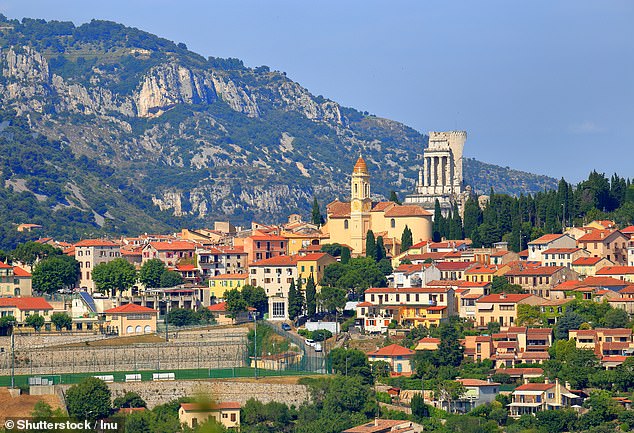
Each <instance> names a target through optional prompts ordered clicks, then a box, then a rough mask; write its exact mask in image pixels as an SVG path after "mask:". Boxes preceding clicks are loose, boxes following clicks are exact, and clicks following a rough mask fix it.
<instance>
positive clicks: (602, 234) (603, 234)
mask: <svg viewBox="0 0 634 433" xmlns="http://www.w3.org/2000/svg"><path fill="white" fill-rule="evenodd" d="M604 236H605V233H604V232H603V230H601V239H603V237H604Z"/></svg>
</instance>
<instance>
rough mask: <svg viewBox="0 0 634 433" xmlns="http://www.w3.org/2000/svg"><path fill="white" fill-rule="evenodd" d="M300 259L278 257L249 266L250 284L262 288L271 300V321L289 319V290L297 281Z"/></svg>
mask: <svg viewBox="0 0 634 433" xmlns="http://www.w3.org/2000/svg"><path fill="white" fill-rule="evenodd" d="M298 258H299V256H285V255H278V256H275V257H271V258H268V259H262V260H259V261H257V262H255V263H252V264H251V265H250V266H249V284H250V285H252V286H260V287H262V288H263V289H264V291H265V292H266V296H268V298H269V319H275V320H287V319H288V289H289V287H290V285H291V283H292V282H293V281H297V277H298V274H297V260H298Z"/></svg>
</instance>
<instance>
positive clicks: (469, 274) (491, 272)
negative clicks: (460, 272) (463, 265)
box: [465, 265, 511, 283]
mask: <svg viewBox="0 0 634 433" xmlns="http://www.w3.org/2000/svg"><path fill="white" fill-rule="evenodd" d="M510 269H511V267H510V266H508V265H500V266H498V265H479V266H475V267H473V268H471V269H467V270H466V271H465V280H466V281H468V282H470V283H481V282H487V283H491V282H493V277H496V276H499V275H504V274H505V273H506V272H507V271H509V270H510Z"/></svg>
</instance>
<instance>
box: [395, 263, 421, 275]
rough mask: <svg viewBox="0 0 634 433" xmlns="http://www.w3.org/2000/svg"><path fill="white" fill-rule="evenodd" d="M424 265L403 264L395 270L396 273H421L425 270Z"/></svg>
mask: <svg viewBox="0 0 634 433" xmlns="http://www.w3.org/2000/svg"><path fill="white" fill-rule="evenodd" d="M423 266H424V264H423V263H419V264H417V265H409V264H402V265H399V266H398V267H397V268H396V269H394V273H403V274H411V273H412V272H420V271H422V270H423Z"/></svg>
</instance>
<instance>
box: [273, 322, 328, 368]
mask: <svg viewBox="0 0 634 433" xmlns="http://www.w3.org/2000/svg"><path fill="white" fill-rule="evenodd" d="M266 323H267V324H268V325H269V326H271V327H272V328H273V329H275V331H276V332H277V333H278V334H280V335H282V336H285V337H288V338H289V339H290V340H291V341H292V342H293V343H295V344H296V345H297V346H298V347H299V348H300V349H303V350H304V355H305V364H304V370H306V371H312V372H315V373H326V367H325V364H326V363H325V356H326V349H329V347H328V348H326V347H325V342H323V341H322V342H321V344H322V347H323V348H324V351H322V352H316V351H315V348H314V347H311V346H307V345H306V343H305V341H306V340H305V339H304V337H302V336H301V335H299V334H298V333H297V332H296V331H295V329H292V330H290V331H284V330H283V329H282V322H278V321H267V322H266Z"/></svg>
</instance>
